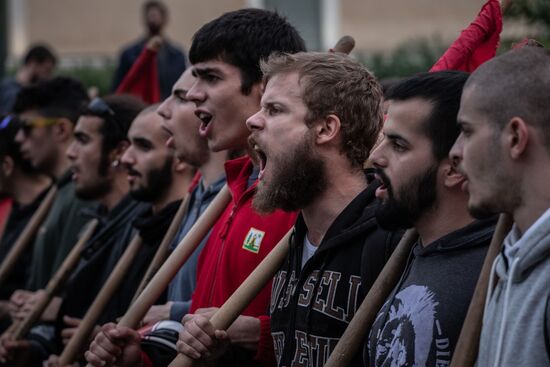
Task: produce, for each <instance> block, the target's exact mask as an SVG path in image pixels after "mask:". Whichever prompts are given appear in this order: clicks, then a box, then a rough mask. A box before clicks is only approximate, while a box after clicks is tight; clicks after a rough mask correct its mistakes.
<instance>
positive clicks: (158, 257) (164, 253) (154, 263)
mask: <svg viewBox="0 0 550 367" xmlns="http://www.w3.org/2000/svg"><path fill="white" fill-rule="evenodd" d="M190 200H191V195H189V194H188V195H187V196H186V197H185V199H184V200H183V201H182V202H181V204H180V206H179V208H178V211H177V212H176V215H174V218H173V219H172V223H170V227H168V230H167V231H166V234H165V235H164V238H163V239H162V242H161V243H160V245H159V248H158V249H157V251H156V253H155V256H154V257H153V260H151V264H149V267H148V268H147V271H146V272H145V275H144V276H143V279H141V282H140V283H139V287H138V288H137V290H136V294H135V295H134V298H133V299H132V303H134V302H135V300H136V299H137V298H138V297H139V295H140V294H141V292H143V289H145V286H146V285H147V284H148V283H149V282H150V281H151V279H152V278H153V276H154V275H155V274H156V273H157V271H158V270H159V269H160V267H161V266H162V264H163V263H164V262H165V261H166V258H168V255H169V254H170V252H169V249H168V248H169V247H170V244H171V243H172V241H173V240H174V237H176V234H177V232H178V229H179V226H180V224H181V222H182V220H183V218H184V217H185V215H186V214H187V209H188V207H189V201H190Z"/></svg>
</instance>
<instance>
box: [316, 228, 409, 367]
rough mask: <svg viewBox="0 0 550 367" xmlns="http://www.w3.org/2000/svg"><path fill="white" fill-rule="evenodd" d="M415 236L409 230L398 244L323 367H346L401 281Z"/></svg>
mask: <svg viewBox="0 0 550 367" xmlns="http://www.w3.org/2000/svg"><path fill="white" fill-rule="evenodd" d="M417 238H418V234H417V233H416V231H415V230H414V229H409V230H407V232H405V234H404V235H403V238H401V240H400V241H399V244H398V245H397V247H396V248H395V250H394V251H393V253H392V255H391V257H390V259H389V260H388V262H387V263H386V265H385V266H384V268H383V269H382V271H381V272H380V275H378V278H376V281H375V282H374V284H373V285H372V287H371V289H370V290H369V292H368V293H367V296H366V297H365V299H364V300H363V302H362V303H361V306H359V308H358V309H357V311H356V312H355V315H354V316H353V318H352V319H351V322H350V323H349V325H348V327H347V328H346V331H344V334H342V337H341V338H340V340H339V341H338V343H337V344H336V346H335V347H334V350H333V351H332V353H331V355H330V356H329V358H328V360H327V363H326V364H325V366H328V367H336V366H338V367H343V366H348V365H349V364H350V363H351V360H352V359H353V357H354V356H355V354H356V353H357V350H358V349H359V347H360V346H361V343H362V342H363V340H364V338H365V335H366V334H367V333H368V331H369V330H370V328H371V326H372V324H373V322H374V320H375V319H376V315H377V314H378V311H379V310H380V308H381V307H382V306H383V305H384V302H385V301H386V299H387V298H388V296H389V295H390V293H391V292H392V290H393V289H394V288H395V286H396V284H397V283H398V282H399V279H400V278H401V274H402V273H403V269H404V268H405V266H406V265H407V259H408V257H409V254H410V252H411V248H412V246H413V245H414V243H415V242H416V239H417Z"/></svg>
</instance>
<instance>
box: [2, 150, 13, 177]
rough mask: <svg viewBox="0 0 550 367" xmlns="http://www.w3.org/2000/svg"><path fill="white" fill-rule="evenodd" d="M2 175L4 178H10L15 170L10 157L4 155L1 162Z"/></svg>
mask: <svg viewBox="0 0 550 367" xmlns="http://www.w3.org/2000/svg"><path fill="white" fill-rule="evenodd" d="M1 168H2V175H3V176H4V177H10V176H11V175H12V174H13V171H14V170H15V163H14V162H13V159H12V157H10V156H8V155H6V156H4V158H2V162H1Z"/></svg>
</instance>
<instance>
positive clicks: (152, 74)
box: [116, 47, 160, 104]
mask: <svg viewBox="0 0 550 367" xmlns="http://www.w3.org/2000/svg"><path fill="white" fill-rule="evenodd" d="M116 93H117V94H122V93H129V94H133V95H135V96H137V97H140V98H141V99H142V100H143V101H144V102H146V103H149V104H152V103H157V102H159V101H160V86H159V81H158V72H157V51H155V50H152V49H150V48H148V47H144V48H143V51H141V54H139V57H138V58H137V60H136V62H135V63H134V65H132V68H131V69H130V70H129V71H128V73H127V74H126V76H125V77H124V79H123V80H122V82H121V83H120V85H119V86H118V88H117V90H116Z"/></svg>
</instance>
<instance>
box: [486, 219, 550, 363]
mask: <svg viewBox="0 0 550 367" xmlns="http://www.w3.org/2000/svg"><path fill="white" fill-rule="evenodd" d="M503 250H504V251H503V253H501V254H500V255H499V256H498V257H497V258H496V259H495V262H494V264H493V269H492V271H491V280H493V279H498V283H497V285H496V287H495V289H494V290H493V291H492V292H491V291H489V294H488V295H487V303H486V305H485V316H484V320H483V328H482V331H481V341H480V347H479V356H478V360H477V366H478V367H496V366H498V367H506V366H510V367H512V366H513V367H517V366H529V367H537V366H550V209H548V210H547V211H546V212H545V213H544V214H543V215H542V216H541V217H540V218H539V219H538V220H537V221H536V222H535V223H534V224H533V225H532V226H531V227H530V228H529V229H528V230H527V231H526V232H525V233H524V234H523V236H521V235H520V233H519V231H518V229H517V228H516V227H515V226H514V227H513V228H512V231H511V232H510V233H509V234H508V236H507V237H506V239H505V240H504V248H503ZM489 284H494V283H493V281H491V282H490V283H489Z"/></svg>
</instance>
